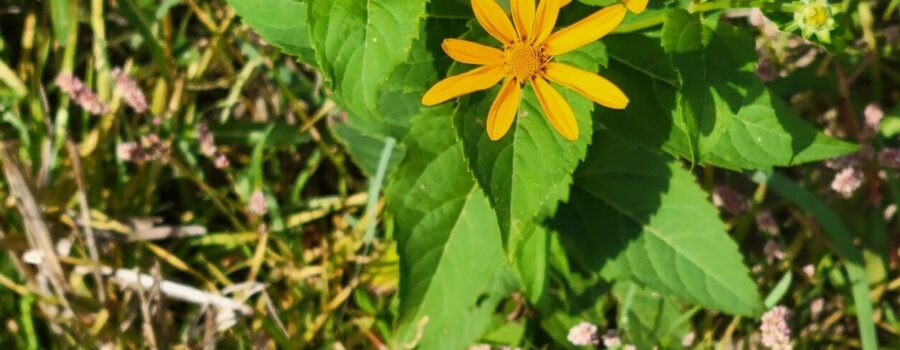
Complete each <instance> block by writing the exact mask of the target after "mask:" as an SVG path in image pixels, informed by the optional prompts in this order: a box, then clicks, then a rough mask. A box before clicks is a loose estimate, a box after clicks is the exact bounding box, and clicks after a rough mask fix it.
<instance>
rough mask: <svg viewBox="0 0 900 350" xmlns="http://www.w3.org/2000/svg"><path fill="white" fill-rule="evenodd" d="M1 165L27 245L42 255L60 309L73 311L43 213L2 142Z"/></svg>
mask: <svg viewBox="0 0 900 350" xmlns="http://www.w3.org/2000/svg"><path fill="white" fill-rule="evenodd" d="M0 162H2V163H3V174H4V176H5V177H6V181H7V183H8V184H9V189H10V192H11V193H12V195H13V197H15V198H16V208H17V209H18V210H19V214H21V215H22V222H23V223H24V224H25V232H26V236H27V238H28V244H29V245H31V247H32V248H33V249H37V250H39V251H40V252H41V254H42V255H43V263H42V264H41V266H40V267H39V268H40V269H41V270H42V271H43V272H45V273H46V274H47V276H48V277H49V279H50V283H51V284H52V285H53V288H54V289H55V291H56V294H57V296H58V297H59V300H60V302H61V303H62V305H63V307H65V308H66V310H68V311H69V312H70V313H71V312H72V309H71V307H70V306H69V302H68V299H66V296H65V294H66V291H68V290H69V287H68V284H66V278H65V273H64V272H63V269H62V265H61V264H60V262H59V258H57V256H56V252H55V251H54V249H53V238H52V237H50V230H49V229H48V228H47V223H46V222H44V219H43V214H42V213H41V210H40V208H39V207H38V204H37V201H36V200H35V198H34V195H33V194H32V193H31V189H30V188H29V187H28V183H27V182H26V181H25V178H24V176H23V175H22V172H21V171H20V170H19V168H18V167H17V166H16V163H15V160H14V158H13V156H12V155H11V154H10V153H9V150H8V149H7V146H6V144H5V143H0Z"/></svg>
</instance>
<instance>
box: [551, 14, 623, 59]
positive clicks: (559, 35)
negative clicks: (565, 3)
mask: <svg viewBox="0 0 900 350" xmlns="http://www.w3.org/2000/svg"><path fill="white" fill-rule="evenodd" d="M623 18H625V7H624V6H622V5H621V4H617V5H612V6H609V7H607V8H604V9H602V10H600V11H597V12H594V14H592V15H590V16H588V17H587V18H585V19H583V20H580V21H578V22H576V23H575V24H573V25H571V26H568V27H565V28H563V29H560V30H559V31H557V32H556V33H553V34H552V35H550V37H549V38H547V41H545V42H544V46H545V47H546V50H547V51H546V53H547V54H548V55H551V56H556V55H561V54H564V53H566V52H569V51H572V50H575V49H577V48H579V47H582V46H584V45H587V44H590V43H591V42H593V41H594V40H597V39H600V38H601V37H603V36H604V35H606V34H607V33H609V32H610V31H612V30H613V29H615V28H616V26H618V25H619V23H621V22H622V19H623Z"/></svg>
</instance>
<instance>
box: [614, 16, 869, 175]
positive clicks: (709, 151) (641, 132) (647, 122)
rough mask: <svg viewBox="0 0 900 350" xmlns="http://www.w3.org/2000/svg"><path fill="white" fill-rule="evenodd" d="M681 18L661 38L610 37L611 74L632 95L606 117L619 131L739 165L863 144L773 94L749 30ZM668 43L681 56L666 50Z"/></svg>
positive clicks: (800, 159)
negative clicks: (827, 130) (759, 71)
mask: <svg viewBox="0 0 900 350" xmlns="http://www.w3.org/2000/svg"><path fill="white" fill-rule="evenodd" d="M678 13H680V12H678ZM675 18H676V19H672V20H670V22H668V23H667V28H666V30H665V31H664V35H663V40H662V41H660V40H659V39H656V38H650V37H647V36H640V35H620V36H614V37H611V38H609V39H607V41H606V42H607V47H608V52H609V56H610V64H609V68H610V69H609V71H608V73H607V74H608V75H610V76H611V78H612V79H614V81H617V83H619V84H621V86H622V88H623V90H624V91H625V92H626V94H628V96H629V97H630V98H631V104H630V105H629V108H628V109H627V110H625V111H621V112H617V113H616V114H615V115H612V116H610V117H605V118H601V119H600V122H601V124H603V125H604V126H607V127H608V128H609V129H611V130H612V131H613V132H614V133H615V134H616V135H618V136H620V137H623V138H627V139H629V140H634V141H638V142H640V143H643V144H644V145H646V146H648V147H651V148H657V147H661V148H663V149H665V150H666V151H668V152H670V153H672V154H675V155H677V156H681V157H686V158H691V159H698V160H699V161H701V162H704V163H707V164H712V165H716V166H721V167H725V168H729V169H735V170H742V169H763V168H771V167H773V166H790V165H795V164H800V163H804V162H810V161H815V160H820V159H824V158H831V157H836V156H840V155H844V154H847V153H850V152H853V151H854V150H855V149H856V147H855V146H853V145H851V144H848V143H845V142H842V141H839V140H836V139H833V138H830V137H828V136H825V135H824V134H822V133H821V132H818V131H817V130H816V129H815V128H814V127H813V126H812V125H811V124H809V123H808V122H806V121H805V120H803V119H801V118H799V117H798V116H797V115H796V114H795V113H794V112H793V111H791V109H790V108H788V107H787V106H786V105H785V103H784V102H783V101H781V100H780V99H778V98H777V97H775V96H773V95H772V94H771V93H770V92H769V90H768V88H766V86H765V85H763V84H762V82H760V81H759V79H758V78H757V77H756V76H755V74H754V67H755V64H756V55H755V53H754V51H753V47H754V44H753V41H752V38H751V37H750V36H749V35H747V34H746V33H744V32H743V31H741V30H740V29H738V28H735V27H733V26H730V25H728V24H724V23H719V24H718V25H717V26H716V27H715V28H710V27H708V26H705V25H701V26H702V27H703V28H702V30H699V31H698V29H696V27H697V26H698V25H700V24H699V19H697V18H694V17H691V16H689V15H688V17H686V18H683V17H681V16H676V17H675ZM678 25H681V26H682V28H676V27H675V26H678ZM707 32H708V38H707ZM673 33H678V34H677V35H676V34H673ZM661 42H662V43H664V44H665V46H666V47H667V48H669V49H670V51H672V52H673V53H676V54H675V55H674V56H670V55H668V54H667V53H666V52H664V51H663V49H662V45H661ZM694 141H696V142H694ZM697 153H698V154H697Z"/></svg>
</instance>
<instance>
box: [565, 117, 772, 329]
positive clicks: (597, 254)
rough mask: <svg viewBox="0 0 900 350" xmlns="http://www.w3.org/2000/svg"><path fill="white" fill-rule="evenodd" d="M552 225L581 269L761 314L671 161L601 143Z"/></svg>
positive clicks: (718, 226) (708, 216)
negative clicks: (555, 227)
mask: <svg viewBox="0 0 900 350" xmlns="http://www.w3.org/2000/svg"><path fill="white" fill-rule="evenodd" d="M554 223H555V226H557V227H558V228H559V231H560V234H561V237H562V238H564V239H565V242H566V243H567V244H566V246H567V249H568V250H569V253H570V256H571V257H573V259H574V260H575V261H576V262H577V263H578V264H579V266H581V267H582V269H585V270H587V271H594V272H597V271H601V270H602V272H603V274H604V276H607V277H609V278H617V279H630V280H633V281H635V282H638V283H640V284H642V285H645V286H648V287H650V288H653V289H655V290H657V291H659V292H661V293H664V294H672V295H676V296H678V297H680V298H683V299H684V300H687V301H690V302H692V303H694V304H698V305H702V306H705V307H708V308H711V309H715V310H721V311H724V312H728V313H732V314H740V315H757V314H758V313H759V312H760V311H761V309H762V301H761V299H760V296H759V293H758V292H757V289H756V286H755V285H754V283H753V281H752V280H751V279H750V277H749V274H748V270H747V268H746V267H745V266H744V265H743V263H742V259H741V254H740V253H739V252H738V249H737V245H736V244H735V243H734V241H732V240H731V238H730V237H729V236H728V233H727V232H726V230H725V225H724V224H722V222H721V221H720V220H719V218H718V215H717V212H716V210H715V208H713V206H712V205H711V204H710V203H709V202H708V201H707V199H706V194H705V193H704V192H703V191H702V190H701V189H700V187H699V186H697V184H696V183H695V180H694V178H693V176H692V175H691V173H689V172H687V171H685V170H684V169H683V168H682V166H681V164H680V162H678V161H677V160H674V159H672V158H671V157H669V156H666V155H662V154H657V153H654V152H651V151H647V150H643V149H637V148H631V147H630V146H627V145H625V144H623V143H621V142H619V141H618V140H615V139H613V138H610V137H608V136H607V135H606V134H603V135H600V137H598V139H597V141H595V143H594V145H592V146H591V149H590V151H589V152H588V156H587V159H586V160H585V162H584V163H583V164H582V165H581V167H579V169H578V171H577V173H576V175H575V185H574V188H573V190H572V194H571V198H570V200H569V202H568V203H567V204H566V205H565V206H563V207H561V208H560V210H559V212H558V213H557V217H556V218H555V219H554Z"/></svg>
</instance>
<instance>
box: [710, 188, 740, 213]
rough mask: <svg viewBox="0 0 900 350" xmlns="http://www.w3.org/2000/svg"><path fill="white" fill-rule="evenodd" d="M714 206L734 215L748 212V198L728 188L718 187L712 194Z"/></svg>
mask: <svg viewBox="0 0 900 350" xmlns="http://www.w3.org/2000/svg"><path fill="white" fill-rule="evenodd" d="M712 200H713V204H714V205H715V206H717V207H719V208H722V209H725V211H727V212H729V213H731V214H732V215H737V214H740V213H742V212H743V211H745V210H747V206H748V205H747V198H744V196H743V195H742V194H740V193H738V192H737V191H735V190H733V189H731V187H728V186H716V188H715V189H714V190H713V194H712Z"/></svg>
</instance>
